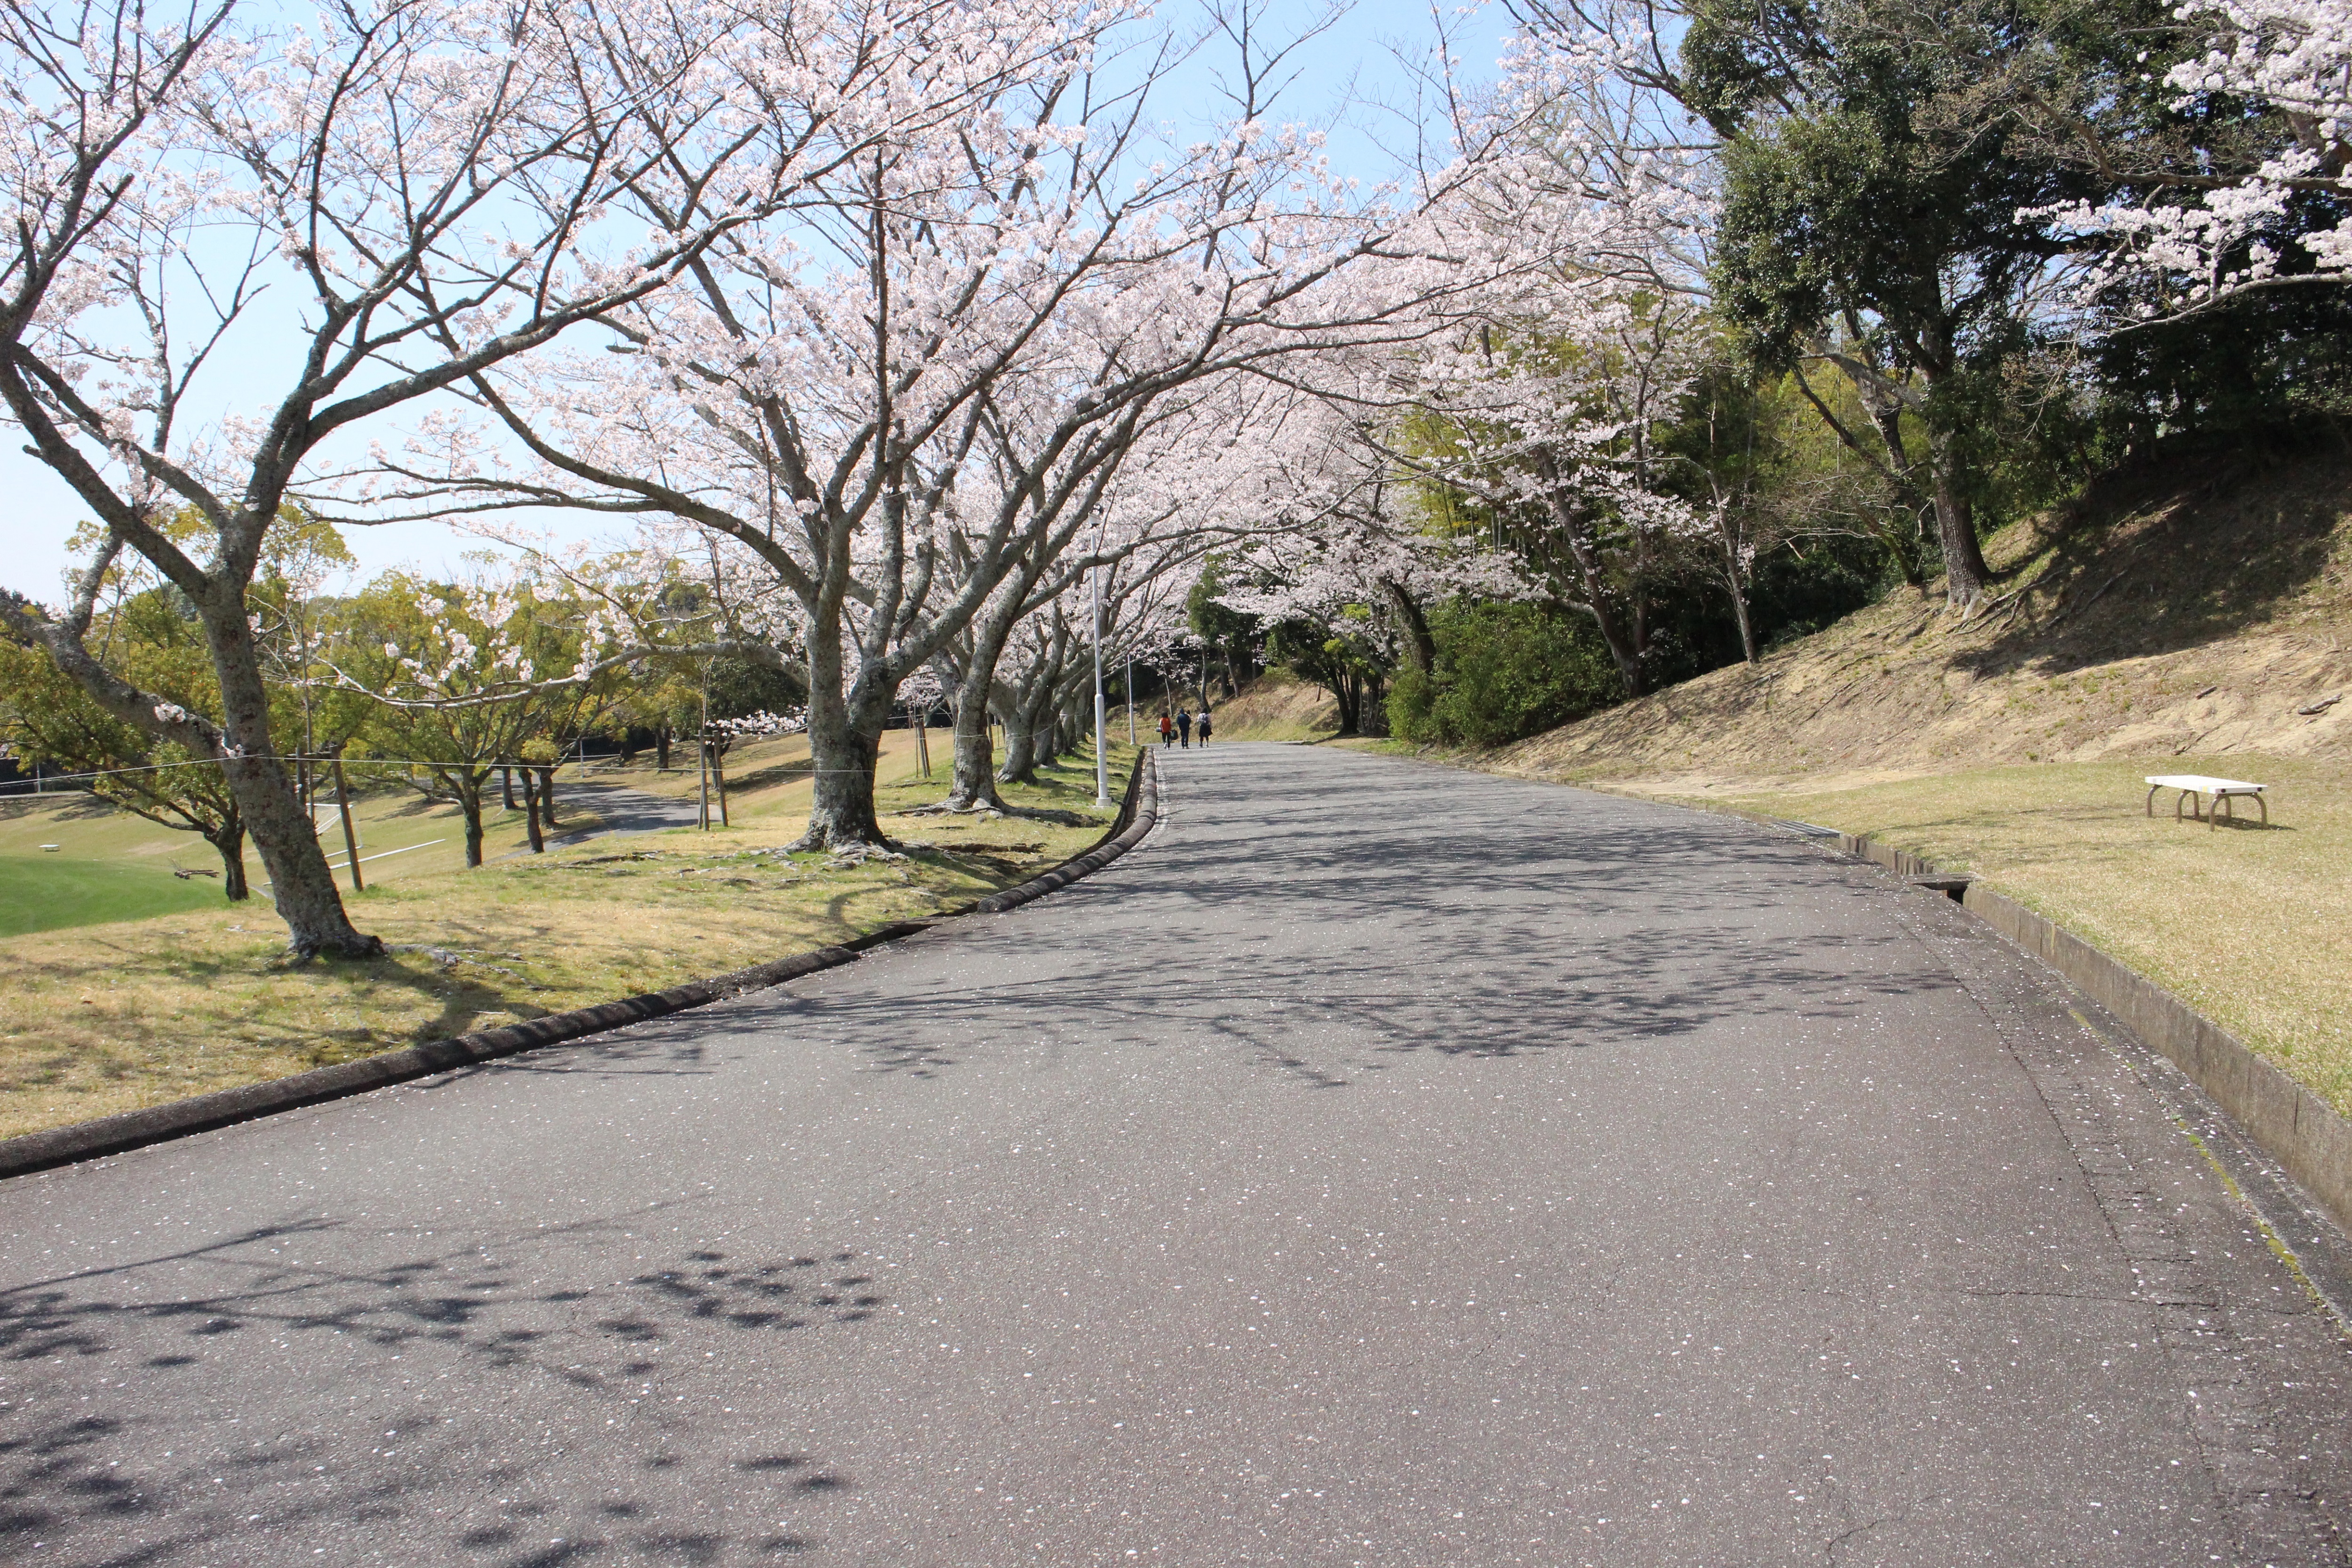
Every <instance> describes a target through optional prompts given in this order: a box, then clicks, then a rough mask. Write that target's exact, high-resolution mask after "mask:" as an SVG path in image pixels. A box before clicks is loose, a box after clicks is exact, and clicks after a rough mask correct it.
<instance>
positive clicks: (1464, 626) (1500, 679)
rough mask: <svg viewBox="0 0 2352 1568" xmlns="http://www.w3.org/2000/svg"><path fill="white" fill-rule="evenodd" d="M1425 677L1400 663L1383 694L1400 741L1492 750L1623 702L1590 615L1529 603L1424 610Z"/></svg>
mask: <svg viewBox="0 0 2352 1568" xmlns="http://www.w3.org/2000/svg"><path fill="white" fill-rule="evenodd" d="M1429 629H1430V634H1431V636H1432V637H1433V638H1434V639H1435V641H1436V643H1437V671H1436V675H1435V677H1434V679H1432V678H1429V677H1424V676H1423V674H1422V673H1421V672H1420V671H1419V670H1416V669H1413V668H1411V667H1410V666H1408V667H1406V668H1402V669H1400V670H1399V671H1398V672H1397V676H1396V685H1395V687H1394V688H1393V689H1391V691H1390V693H1389V700H1388V714H1389V729H1390V732H1391V734H1394V735H1396V736H1398V737H1399V738H1401V739H1402V740H1407V741H1412V742H1424V743H1426V742H1434V743H1437V744H1440V745H1449V746H1499V745H1503V744H1505V743H1507V742H1511V741H1517V740H1520V739H1523V738H1525V737H1527V736H1528V735H1534V734H1539V733H1541V732H1542V731H1546V730H1549V729H1553V728H1556V727H1557V726H1559V725H1561V724H1565V723H1568V722H1570V721H1572V720H1576V719H1580V718H1582V717H1584V715H1586V714H1587V713H1591V712H1593V711H1595V710H1599V709H1601V708H1605V707H1607V706H1609V705H1610V704H1611V703H1612V702H1615V701H1618V700H1621V699H1622V697H1623V695H1624V690H1625V688H1624V683H1623V681H1622V680H1621V679H1619V678H1618V674H1617V668H1616V666H1615V665H1614V664H1613V663H1612V661H1611V659H1610V658H1609V649H1608V647H1607V646H1606V645H1605V644H1603V643H1602V642H1601V635H1600V633H1599V632H1597V631H1596V630H1594V629H1593V626H1592V622H1591V618H1590V617H1588V616H1580V615H1577V614H1574V613H1572V612H1569V611H1564V610H1559V609H1554V608H1551V607H1549V606H1546V605H1529V604H1483V605H1482V604H1472V603H1467V602H1464V601H1459V600H1457V601H1454V602H1453V603H1451V604H1446V605H1438V606H1437V607H1436V608H1435V609H1433V610H1432V611H1431V612H1430V616H1429Z"/></svg>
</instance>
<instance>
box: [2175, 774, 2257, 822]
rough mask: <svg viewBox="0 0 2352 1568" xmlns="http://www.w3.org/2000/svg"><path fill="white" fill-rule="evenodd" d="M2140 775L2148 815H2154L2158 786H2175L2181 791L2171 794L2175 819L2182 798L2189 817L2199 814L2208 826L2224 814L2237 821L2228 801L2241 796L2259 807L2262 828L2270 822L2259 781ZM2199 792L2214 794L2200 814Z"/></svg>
mask: <svg viewBox="0 0 2352 1568" xmlns="http://www.w3.org/2000/svg"><path fill="white" fill-rule="evenodd" d="M2143 776H2145V777H2146V779H2147V814H2148V815H2149V816H2155V815H2156V792H2157V791H2158V790H2160V789H2177V790H2179V792H2180V793H2179V795H2176V796H2174V797H2173V801H2172V820H2173V821H2175V822H2178V821H2179V820H2180V806H2181V803H2182V802H2184V801H2185V802H2188V803H2189V816H2192V817H2194V816H2201V817H2202V819H2203V821H2204V823H2205V826H2206V827H2207V828H2208V829H2210V828H2211V827H2213V826H2215V825H2216V824H2218V823H2219V822H2220V821H2221V818H2222V817H2223V816H2227V817H2229V819H2230V820H2231V821H2232V822H2235V821H2237V820H2238V814H2237V813H2236V812H2235V811H2234V810H2232V809H2231V805H2230V802H2231V800H2233V799H2238V798H2241V797H2242V798H2245V799H2249V800H2252V802H2253V803H2254V804H2255V805H2258V806H2261V807H2262V810H2263V826H2264V827H2268V826H2270V825H2271V808H2270V803H2269V802H2268V801H2266V800H2264V799H2263V786H2262V785H2261V784H2248V783H2246V782H2245V781H2244V780H2243V779H2217V778H2209V777H2207V776H2206V775H2205V774H2203V773H2148V774H2145V775H2143ZM2200 795H2210V796H2212V797H2213V804H2212V805H2209V806H2207V807H2206V808H2205V810H2204V811H2203V812H2202V813H2201V814H2200V812H2199V811H2198V809H2197V797H2198V796H2200Z"/></svg>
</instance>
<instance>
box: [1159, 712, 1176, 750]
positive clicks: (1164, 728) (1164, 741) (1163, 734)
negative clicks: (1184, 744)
mask: <svg viewBox="0 0 2352 1568" xmlns="http://www.w3.org/2000/svg"><path fill="white" fill-rule="evenodd" d="M1175 742H1176V721H1175V720H1173V719H1171V718H1170V717H1168V710H1167V709H1165V708H1162V709H1161V710H1160V744H1161V745H1163V746H1170V745H1173V744H1175Z"/></svg>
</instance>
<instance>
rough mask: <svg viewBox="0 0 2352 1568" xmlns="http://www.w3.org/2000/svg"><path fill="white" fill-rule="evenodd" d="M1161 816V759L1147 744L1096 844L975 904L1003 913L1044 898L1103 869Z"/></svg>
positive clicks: (989, 912)
mask: <svg viewBox="0 0 2352 1568" xmlns="http://www.w3.org/2000/svg"><path fill="white" fill-rule="evenodd" d="M1159 820H1160V759H1159V758H1158V757H1157V756H1156V755H1154V754H1153V752H1152V751H1151V748H1150V747H1149V746H1147V747H1145V748H1144V750H1143V754H1142V755H1141V756H1140V757H1139V758H1137V759H1136V764H1135V766H1134V768H1133V769H1132V770H1130V771H1129V773H1128V775H1127V794H1126V795H1125V797H1124V798H1122V799H1121V800H1120V802H1119V806H1118V816H1117V817H1116V818H1115V819H1113V821H1112V822H1111V825H1110V832H1109V833H1108V834H1107V835H1105V836H1104V837H1102V838H1101V839H1100V840H1098V841H1097V843H1096V845H1095V847H1093V848H1091V849H1089V850H1087V852H1086V853H1085V854H1083V855H1079V856H1076V857H1073V858H1070V859H1067V860H1065V861H1063V862H1062V863H1061V864H1060V865H1058V866H1056V867H1055V868H1053V869H1052V870H1050V871H1047V872H1045V873H1044V874H1043V875H1042V876H1036V877H1032V878H1030V879H1029V880H1027V881H1025V882H1024V883H1022V884H1021V885H1020V886H1019V887H1017V888H1007V889H1004V891H1003V892H1001V893H991V894H990V895H989V896H988V897H987V898H984V899H982V900H980V901H979V902H977V903H975V904H973V905H972V908H973V910H976V911H977V912H979V913H981V914H984V915H1001V914H1003V912H1004V911H1005V910H1017V909H1019V908H1020V907H1021V906H1022V905H1024V904H1025V903H1028V902H1029V901H1030V900H1033V899H1042V898H1044V897H1045V895H1046V894H1047V893H1050V892H1052V891H1053V890H1054V889H1056V888H1066V887H1068V886H1069V885H1070V884H1071V883H1072V882H1075V881H1076V880H1077V879H1079V878H1081V877H1084V876H1087V875H1090V874H1091V873H1093V872H1096V871H1099V870H1101V869H1102V868H1104V867H1106V866H1108V865H1109V864H1110V863H1111V862H1112V861H1114V860H1116V859H1118V858H1119V857H1120V856H1122V855H1124V854H1126V853H1127V852H1128V851H1129V850H1130V849H1132V848H1134V847H1136V846H1137V845H1139V844H1140V843H1142V842H1143V840H1144V837H1145V836H1146V835H1147V834H1149V833H1150V831H1151V829H1152V826H1154V825H1155V824H1156V823H1158V822H1159Z"/></svg>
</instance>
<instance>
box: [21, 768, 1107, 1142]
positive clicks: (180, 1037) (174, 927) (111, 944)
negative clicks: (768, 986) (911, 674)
mask: <svg viewBox="0 0 2352 1568" xmlns="http://www.w3.org/2000/svg"><path fill="white" fill-rule="evenodd" d="M894 738H895V737H894ZM933 757H934V762H935V763H943V762H944V759H943V758H941V757H940V754H939V753H938V752H936V751H935V752H934V753H933ZM1131 760H1132V754H1131V753H1129V752H1127V751H1126V750H1125V749H1124V748H1122V749H1120V750H1118V751H1117V752H1114V753H1113V757H1112V762H1113V763H1114V765H1115V766H1116V767H1117V768H1118V770H1119V776H1120V777H1123V776H1124V773H1125V770H1126V768H1127V767H1128V765H1129V763H1130V762H1131ZM754 761H755V762H756V761H757V759H756V758H755V759H754ZM908 761H909V759H908V758H907V757H906V756H905V755H903V754H902V753H901V752H899V751H898V749H897V748H895V747H894V748H893V749H892V751H891V752H888V753H887V757H886V763H885V769H884V773H883V777H884V779H885V781H886V783H885V787H884V789H883V791H882V795H881V800H880V805H881V807H882V809H883V810H884V811H885V812H886V813H895V812H898V811H903V810H905V809H907V808H908V807H909V806H912V805H919V804H923V803H926V802H929V801H931V800H936V799H939V798H940V797H942V796H943V795H945V793H946V784H947V775H946V770H945V768H944V766H943V765H942V766H940V767H939V769H938V772H937V774H936V776H935V777H933V778H932V779H929V780H922V779H918V778H913V777H910V776H908ZM689 776H690V775H689ZM1009 793H1011V794H1012V795H1014V796H1015V797H1016V798H1017V799H1019V800H1021V801H1023V802H1024V803H1025V804H1030V805H1050V806H1057V807H1064V808H1066V809H1070V810H1074V811H1078V812H1080V813H1082V814H1086V815H1087V816H1089V818H1090V821H1089V825H1088V826H1054V825H1049V824H1046V823H1044V822H1038V821H1033V820H1028V819H1024V818H1018V817H1003V818H995V819H973V818H963V817H946V818H942V817H918V818H901V819H897V820H889V819H886V824H885V826H886V827H887V828H888V829H889V830H890V831H892V832H893V833H894V834H895V835H897V836H898V837H901V838H903V839H905V840H906V841H907V842H908V847H909V848H910V850H912V852H913V853H912V858H911V859H909V860H908V861H907V862H903V863H899V862H888V861H875V862H870V863H868V864H866V865H863V866H855V865H847V864H843V863H840V862H837V861H831V860H828V859H827V858H825V857H824V856H810V855H799V856H786V855H784V854H782V846H783V845H785V844H787V843H789V842H790V841H791V840H792V839H793V838H794V837H797V836H798V834H799V832H800V829H801V827H802V826H803V821H804V817H803V815H802V814H803V813H805V811H806V810H807V807H808V784H807V778H806V769H805V766H804V765H803V768H802V769H801V776H800V777H799V779H798V780H797V783H796V784H795V783H794V782H793V781H784V782H782V783H781V784H779V785H777V786H776V787H774V788H772V789H770V790H767V791H765V792H764V793H762V792H761V791H758V790H754V791H751V792H748V793H747V795H744V796H739V797H736V798H735V799H734V800H732V801H730V807H731V811H730V815H731V816H733V818H734V826H732V827H731V828H730V829H726V830H722V831H717V832H711V833H707V834H706V833H700V832H697V831H695V830H693V829H690V828H688V829H680V830H677V831H672V832H666V833H655V834H646V835H637V836H631V837H619V838H608V839H603V840H597V841H593V842H591V843H588V844H585V845H582V846H578V847H574V848H572V849H569V850H562V851H557V852H555V853H552V854H549V855H546V856H543V857H533V856H523V857H520V858H514V859H509V860H499V861H493V862H492V863H491V864H489V865H487V866H485V867H484V868H482V869H480V870H478V871H473V872H467V871H464V870H462V869H444V870H429V871H425V872H422V873H418V872H414V871H411V872H408V873H406V874H404V875H402V876H400V877H397V878H387V879H383V880H382V881H371V883H370V886H369V889H368V891H367V892H366V893H365V894H364V895H362V896H360V897H358V898H356V899H354V900H352V909H353V917H354V919H355V920H356V921H357V922H358V923H359V924H360V926H361V927H362V929H364V930H368V931H374V932H376V933H378V934H380V935H382V936H383V938H384V940H385V941H386V942H389V943H392V944H394V946H395V948H396V949H398V950H399V951H395V952H394V953H393V954H392V955H391V956H389V957H387V958H384V959H382V960H377V961H374V962H371V963H318V964H312V965H310V966H307V967H295V966H292V965H289V963H287V962H286V960H285V958H284V957H283V952H282V950H283V946H284V941H285V935H284V930H283V928H282V927H281V926H280V925H279V924H278V921H277V920H276V919H275V918H274V917H273V916H272V915H271V914H270V911H269V909H268V904H267V902H266V901H265V900H260V899H257V900H254V901H253V902H250V903H247V904H245V905H242V906H230V905H226V904H225V903H221V902H217V901H215V902H213V903H212V904H211V905H210V907H208V908H205V909H200V910H184V911H181V912H178V913H175V914H170V915H163V916H159V917H155V918H151V919H147V920H141V921H125V922H121V923H115V924H108V925H101V926H90V927H84V928H81V929H78V930H70V931H45V932H39V933H35V934H29V935H24V936H17V937H12V938H7V939H5V940H0V994H5V996H6V997H7V1000H8V1004H9V1005H8V1010H7V1016H6V1017H5V1020H0V1136H7V1135H10V1134H14V1133H18V1132H26V1131H34V1130H36V1129H37V1128H41V1127H48V1126H56V1125H58V1124H60V1123H64V1122H68V1121H81V1120H84V1119H86V1118H89V1117H92V1116H100V1115H105V1114H108V1113H110V1112H112V1111H117V1110H130V1109H132V1108H135V1107H137V1106H141V1105H148V1104H153V1103H155V1102H157V1101H160V1100H169V1099H173V1098H175V1097H178V1096H181V1095H186V1094H194V1093H201V1092H204V1091H205V1090H208V1089H224V1088H228V1087H231V1086H233V1085H236V1084H239V1083H248V1082H252V1081H255V1080H257V1079H264V1078H271V1077H277V1076H279V1075H282V1074H284V1073H288V1072H296V1071H299V1070H301V1069H303V1068H310V1067H316V1066H323V1065H326V1064H329V1063H332V1062H337V1061H343V1060H347V1059H350V1058H353V1057H358V1056H364V1055H367V1054H369V1053H371V1052H373V1051H378V1050H383V1049H385V1048H388V1047H395V1046H403V1045H409V1044H413V1043H416V1042H419V1041H423V1040H428V1039H435V1038H439V1037H445V1036H448V1035H452V1034H458V1033H462V1032H464V1031H466V1030H468V1029H475V1028H484V1027H490V1026H496V1025H498V1024H501V1023H506V1022H510V1021H512V1020H514V1019H517V1018H525V1017H533V1016H540V1015H542V1014H545V1013H551V1012H560V1011H562V1010H564V1009H567V1008H571V1007H577V1006H582V1005H587V1004H589V1003H592V1002H598V1001H604V1000H607V999H609V998H612V997H614V996H621V995H628V994H635V993H638V992H642V991H647V990H656V989H659V988H661V987H664V986H667V985H674V984H678V983H679V982H681V981H684V980H688V979H693V978H695V977H698V976H700V975H706V974H715V973H723V972H725V971H728V970H731V969H737V968H740V967H742V966H744V965H746V964H751V963H759V962H761V961H763V960H766V959H771V958H776V957H781V956H782V955H783V954H786V953H790V952H801V951H803V950H805V949H808V948H811V947H815V946H820V945H823V944H824V943H825V942H835V941H839V940H841V939H842V938H843V937H845V936H848V935H851V934H854V933H856V932H858V931H870V930H872V929H874V928H875V927H877V926H880V925H884V924H887V923H888V922H889V921H894V920H903V919H907V918H909V917H912V916H919V915H923V914H928V913H929V912H932V911H934V910H939V909H941V908H944V907H947V906H950V905H952V904H955V903H959V902H962V901H964V900H969V899H971V898H972V897H975V896H977V895H979V894H982V893H984V892H987V891H990V890H992V889H996V888H999V887H1003V886H1006V885H1008V884H1010V883H1012V882H1014V881H1018V880H1020V879H1022V878H1024V877H1025V876H1029V875H1033V874H1034V872H1035V871H1036V870H1038V869H1040V868H1043V867H1045V866H1047V865H1051V864H1053V863H1055V862H1056V861H1059V860H1062V859H1065V858H1068V857H1069V856H1070V855H1073V854H1075V853H1076V852H1077V851H1078V850H1080V849H1082V848H1083V847H1086V846H1087V844H1090V843H1091V842H1093V841H1094V840H1095V839H1096V838H1097V837H1100V836H1101V832H1102V827H1103V822H1104V821H1107V820H1108V814H1105V816H1104V818H1103V820H1102V821H1094V820H1091V816H1092V814H1091V811H1090V807H1091V804H1092V801H1093V798H1094V773H1093V763H1092V759H1091V757H1090V756H1087V755H1082V756H1079V757H1075V758H1073V759H1071V761H1070V763H1068V764H1067V765H1065V766H1062V767H1058V768H1054V769H1048V770H1045V773H1043V775H1042V776H1041V780H1040V783H1039V784H1037V785H1036V786H1034V787H1024V788H1016V789H1013V790H1012V791H1011V792H1009ZM51 809H54V808H51ZM15 826H19V827H29V826H32V822H31V819H26V820H20V821H19V822H17V823H16V825H15ZM78 826H82V827H83V828H84V829H85V830H87V831H88V832H89V834H91V835H92V836H93V837H94V838H96V837H103V836H104V835H105V834H107V833H110V832H114V831H117V830H120V829H121V825H120V824H106V823H102V822H95V821H92V822H84V823H81V824H79V825H78ZM122 831H125V832H126V833H127V830H122ZM420 836H421V837H430V836H431V835H430V834H424V835H420ZM47 841H55V840H54V839H51V840H47ZM917 846H921V847H917ZM200 847H201V846H200ZM497 847H499V844H498V842H497V841H494V843H493V849H494V851H495V850H496V848H497ZM415 858H424V857H423V856H421V855H420V856H419V857H415ZM383 864H384V865H387V866H391V865H397V864H399V862H398V861H387V862H383ZM370 869H373V867H371V868H370ZM214 898H215V900H217V894H216V893H215V895H214Z"/></svg>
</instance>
